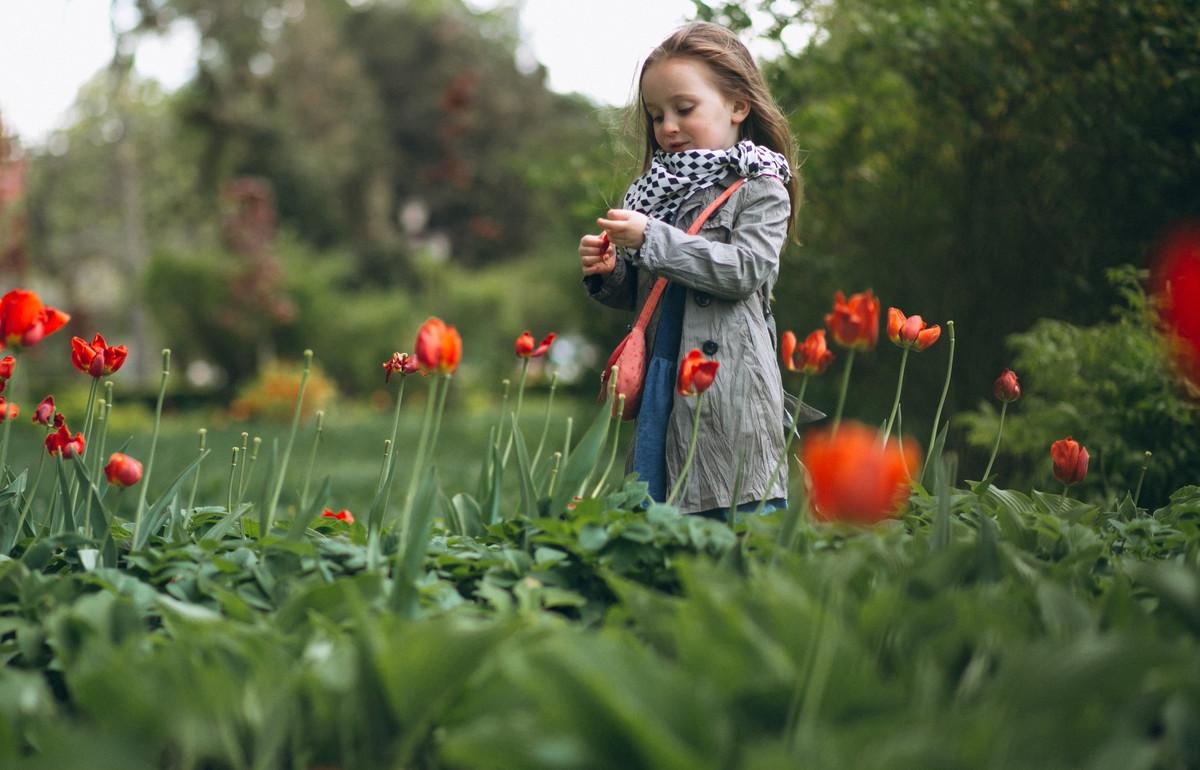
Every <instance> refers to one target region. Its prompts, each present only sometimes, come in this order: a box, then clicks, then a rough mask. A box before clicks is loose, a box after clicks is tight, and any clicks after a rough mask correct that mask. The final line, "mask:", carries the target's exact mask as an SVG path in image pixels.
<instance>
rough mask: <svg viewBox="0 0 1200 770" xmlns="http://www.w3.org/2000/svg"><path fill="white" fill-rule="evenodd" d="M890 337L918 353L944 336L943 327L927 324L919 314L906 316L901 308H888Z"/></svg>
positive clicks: (898, 343)
mask: <svg viewBox="0 0 1200 770" xmlns="http://www.w3.org/2000/svg"><path fill="white" fill-rule="evenodd" d="M887 334H888V339H889V340H891V341H892V342H893V343H895V344H896V345H899V346H900V347H902V348H913V349H914V350H916V351H917V352H918V353H920V352H921V351H922V350H925V349H927V348H928V347H929V346H930V345H932V344H933V343H935V342H937V341H938V337H940V336H942V327H940V326H938V325H937V324H934V325H933V326H928V325H926V323H925V321H924V319H922V318H921V316H919V315H910V316H907V317H905V315H904V313H903V312H901V310H900V308H896V307H889V308H888V323H887Z"/></svg>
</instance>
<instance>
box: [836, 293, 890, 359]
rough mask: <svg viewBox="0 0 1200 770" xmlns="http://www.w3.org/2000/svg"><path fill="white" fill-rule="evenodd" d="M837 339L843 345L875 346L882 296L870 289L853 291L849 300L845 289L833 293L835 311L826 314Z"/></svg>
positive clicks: (851, 346) (856, 346) (853, 346)
mask: <svg viewBox="0 0 1200 770" xmlns="http://www.w3.org/2000/svg"><path fill="white" fill-rule="evenodd" d="M825 324H826V325H827V326H828V327H829V332H830V334H832V335H833V341H834V342H836V343H837V344H839V345H841V346H842V347H847V348H855V349H857V350H873V349H874V348H875V343H877V342H878V341H879V300H878V299H876V298H875V295H873V294H872V293H871V290H870V289H867V290H866V291H865V292H859V293H858V294H852V295H851V296H850V299H849V300H847V299H846V297H845V295H843V294H842V292H840V291H839V292H837V293H836V294H834V296H833V312H831V313H828V314H826V316H825Z"/></svg>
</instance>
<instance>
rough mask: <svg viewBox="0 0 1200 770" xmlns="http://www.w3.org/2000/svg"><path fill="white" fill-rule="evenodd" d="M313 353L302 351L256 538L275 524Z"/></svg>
mask: <svg viewBox="0 0 1200 770" xmlns="http://www.w3.org/2000/svg"><path fill="white" fill-rule="evenodd" d="M312 360H313V352H312V351H311V350H306V351H304V369H303V370H302V371H301V372H300V387H299V389H298V390H297V392H296V407H295V410H294V411H293V412H292V429H291V431H289V432H288V440H287V443H286V444H284V446H283V460H281V461H280V463H279V469H278V471H276V475H275V488H274V489H273V490H272V491H271V499H270V500H268V501H267V509H266V510H265V511H262V512H261V516H260V521H261V522H262V527H260V531H259V533H258V536H259V537H260V538H262V537H266V536H267V535H269V534H270V533H271V527H272V525H274V523H275V507H276V506H277V505H278V504H279V494H280V493H281V492H282V491H283V479H284V477H285V476H287V467H288V459H289V458H290V457H291V455H292V443H293V442H295V440H296V430H297V429H298V428H299V427H300V412H301V410H302V408H303V406H304V389H305V387H306V386H307V385H308V374H309V371H311V369H312Z"/></svg>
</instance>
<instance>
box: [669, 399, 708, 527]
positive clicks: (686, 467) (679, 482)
mask: <svg viewBox="0 0 1200 770" xmlns="http://www.w3.org/2000/svg"><path fill="white" fill-rule="evenodd" d="M703 406H704V391H701V392H700V395H698V396H696V413H695V415H693V417H692V438H691V439H690V440H689V441H688V451H687V458H686V459H685V460H684V461H683V470H681V471H680V472H679V478H677V479H675V486H673V487H671V493H670V494H669V495H667V505H672V504H673V503H674V502H675V496H676V495H678V494H679V492H680V490H681V489H683V483H684V482H685V481H687V476H688V471H690V470H691V469H692V459H693V458H694V457H695V456H696V439H697V437H698V436H699V435H700V409H701V408H702V407H703Z"/></svg>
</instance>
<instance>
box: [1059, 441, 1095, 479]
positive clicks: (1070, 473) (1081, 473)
mask: <svg viewBox="0 0 1200 770" xmlns="http://www.w3.org/2000/svg"><path fill="white" fill-rule="evenodd" d="M1050 461H1051V462H1052V463H1053V465H1054V478H1056V479H1058V480H1059V481H1061V482H1062V483H1064V484H1066V485H1067V486H1071V485H1072V484H1078V483H1079V482H1081V481H1083V478H1084V477H1085V476H1087V469H1088V451H1087V450H1086V449H1084V448H1083V446H1082V445H1081V444H1080V443H1079V442H1078V441H1076V440H1075V439H1073V438H1071V437H1070V436H1067V437H1066V438H1062V439H1059V440H1058V441H1055V442H1054V443H1053V444H1051V445H1050Z"/></svg>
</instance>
